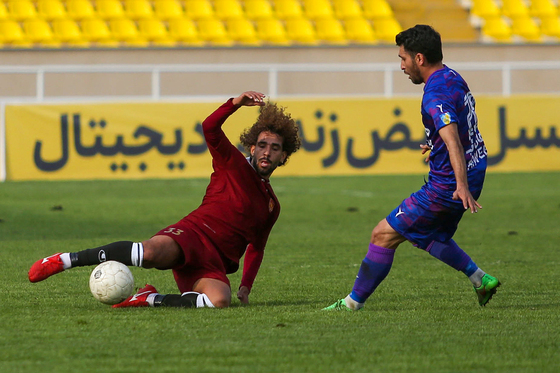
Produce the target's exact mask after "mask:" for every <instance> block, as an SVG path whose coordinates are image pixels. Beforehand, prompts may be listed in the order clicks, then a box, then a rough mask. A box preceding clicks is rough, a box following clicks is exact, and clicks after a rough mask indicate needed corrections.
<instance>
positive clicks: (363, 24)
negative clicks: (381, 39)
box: [344, 18, 377, 44]
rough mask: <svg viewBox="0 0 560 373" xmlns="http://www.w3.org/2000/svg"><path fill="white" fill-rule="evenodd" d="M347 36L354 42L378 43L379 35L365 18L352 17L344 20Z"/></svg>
mask: <svg viewBox="0 0 560 373" xmlns="http://www.w3.org/2000/svg"><path fill="white" fill-rule="evenodd" d="M344 26H345V28H346V37H347V38H348V41H350V42H352V43H360V44H376V43H377V37H376V36H375V32H374V31H373V28H372V27H371V24H370V23H369V22H368V20H367V19H365V18H352V19H349V20H346V21H345V22H344Z"/></svg>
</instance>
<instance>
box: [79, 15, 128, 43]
mask: <svg viewBox="0 0 560 373" xmlns="http://www.w3.org/2000/svg"><path fill="white" fill-rule="evenodd" d="M80 28H81V30H82V36H83V37H84V39H85V40H87V41H88V42H90V43H93V45H95V46H100V47H117V46H118V45H119V43H118V42H117V41H116V40H114V39H113V36H112V35H111V31H110V30H109V26H107V23H106V22H105V21H104V20H102V19H100V18H86V19H83V20H82V21H81V22H80Z"/></svg>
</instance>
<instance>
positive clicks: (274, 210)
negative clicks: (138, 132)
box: [28, 91, 300, 308]
mask: <svg viewBox="0 0 560 373" xmlns="http://www.w3.org/2000/svg"><path fill="white" fill-rule="evenodd" d="M264 97H265V96H264V94H262V93H259V92H254V91H248V92H244V93H242V94H241V95H240V96H238V97H236V98H232V99H229V100H228V101H227V102H226V103H224V104H223V105H222V106H220V107H219V108H218V109H217V110H216V111H215V112H214V113H212V114H211V115H210V116H209V117H208V118H206V120H205V121H204V122H203V124H202V127H203V131H204V136H205V139H206V143H207V144H208V149H209V150H210V154H211V155H212V166H213V168H214V172H213V173H212V176H211V178H210V184H209V185H208V188H207V190H206V195H205V196H204V199H203V201H202V204H201V205H200V207H199V208H198V209H196V210H194V211H193V212H191V213H190V214H189V215H187V216H185V217H184V218H183V219H181V220H180V221H179V222H177V223H176V224H173V225H170V226H169V227H167V228H164V229H162V230H161V231H159V232H158V233H156V234H155V235H154V236H153V237H152V238H150V239H149V240H146V241H143V242H131V241H120V242H114V243H111V244H109V245H105V246H102V247H98V248H94V249H87V250H83V251H80V252H75V253H57V254H54V255H52V256H50V257H47V258H44V259H40V260H38V261H37V262H35V263H34V264H33V265H32V266H31V268H30V270H29V274H28V275H29V280H30V281H31V282H39V281H42V280H44V279H46V278H48V277H49V276H51V275H54V274H56V273H59V272H62V271H64V270H65V269H68V268H72V267H79V266H87V265H97V264H99V263H101V262H104V261H107V260H116V261H118V262H121V263H124V264H126V265H129V266H138V267H143V268H157V269H171V270H172V271H173V275H174V277H175V281H176V282H177V286H178V288H179V290H180V291H181V293H182V294H166V295H164V294H159V293H158V292H157V290H156V289H155V288H154V287H153V286H152V285H146V286H145V287H144V288H142V289H140V290H138V292H137V293H136V294H134V295H133V296H131V297H129V298H128V299H126V300H125V301H123V302H121V303H119V304H116V305H114V306H113V307H117V308H118V307H146V306H152V307H157V306H170V307H228V306H229V305H230V302H231V288H230V283H229V280H228V278H227V276H226V274H229V273H234V272H236V271H237V269H238V268H239V261H240V258H241V257H242V256H243V254H245V259H244V265H243V276H242V279H241V285H240V286H239V290H238V292H237V298H238V299H239V300H240V301H241V303H245V304H246V303H248V302H249V293H250V292H251V287H252V286H253V282H254V280H255V277H256V276H257V272H258V270H259V268H260V265H261V262H262V259H263V254H264V249H265V245H266V242H267V239H268V235H269V233H270V231H271V229H272V227H273V226H274V223H275V222H276V220H277V219H278V215H279V213H280V205H279V203H278V199H277V198H276V195H275V194H274V191H273V190H272V187H271V186H270V183H269V177H270V175H271V174H272V173H273V172H274V170H275V169H276V167H278V166H282V165H284V164H285V163H286V161H287V159H288V158H289V156H290V155H291V154H292V153H294V152H295V151H297V150H298V148H299V146H300V139H299V135H298V127H297V124H296V123H295V121H294V120H293V119H292V118H291V117H290V115H289V114H287V113H285V112H284V109H283V108H281V107H278V106H277V105H276V104H273V103H270V102H268V103H265V102H264ZM241 106H261V110H260V114H259V117H258V119H257V121H256V123H255V124H254V125H253V126H252V127H249V128H247V129H246V130H245V131H244V132H243V133H242V134H241V143H242V144H243V146H244V147H245V148H246V149H247V150H248V151H249V153H250V157H248V158H245V156H244V155H243V154H242V153H241V152H239V150H237V148H236V147H235V146H234V145H233V144H232V143H231V142H230V141H229V139H228V138H227V137H226V135H225V134H224V132H223V130H222V128H221V127H222V124H223V123H224V122H225V120H226V119H227V118H228V117H229V116H230V115H231V114H233V113H234V112H235V111H236V110H237V109H239V108H240V107H241Z"/></svg>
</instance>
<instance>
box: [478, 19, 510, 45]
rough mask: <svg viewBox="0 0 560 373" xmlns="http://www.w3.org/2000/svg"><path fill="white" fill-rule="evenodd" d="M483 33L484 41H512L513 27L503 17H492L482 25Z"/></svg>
mask: <svg viewBox="0 0 560 373" xmlns="http://www.w3.org/2000/svg"><path fill="white" fill-rule="evenodd" d="M482 35H483V40H484V41H486V40H488V39H489V41H492V42H501V43H508V42H511V27H510V25H508V23H507V22H506V21H505V20H504V19H503V18H501V17H497V18H490V19H487V20H486V21H485V22H484V25H483V26H482Z"/></svg>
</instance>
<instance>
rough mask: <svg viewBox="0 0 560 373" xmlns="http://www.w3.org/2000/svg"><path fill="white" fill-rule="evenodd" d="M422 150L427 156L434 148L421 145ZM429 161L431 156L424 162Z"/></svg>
mask: <svg viewBox="0 0 560 373" xmlns="http://www.w3.org/2000/svg"><path fill="white" fill-rule="evenodd" d="M420 148H421V149H422V154H426V152H429V151H430V150H432V148H430V147H429V146H428V145H426V144H420ZM429 161H430V155H429V154H428V157H427V158H426V159H425V160H424V162H426V163H428V162H429Z"/></svg>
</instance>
